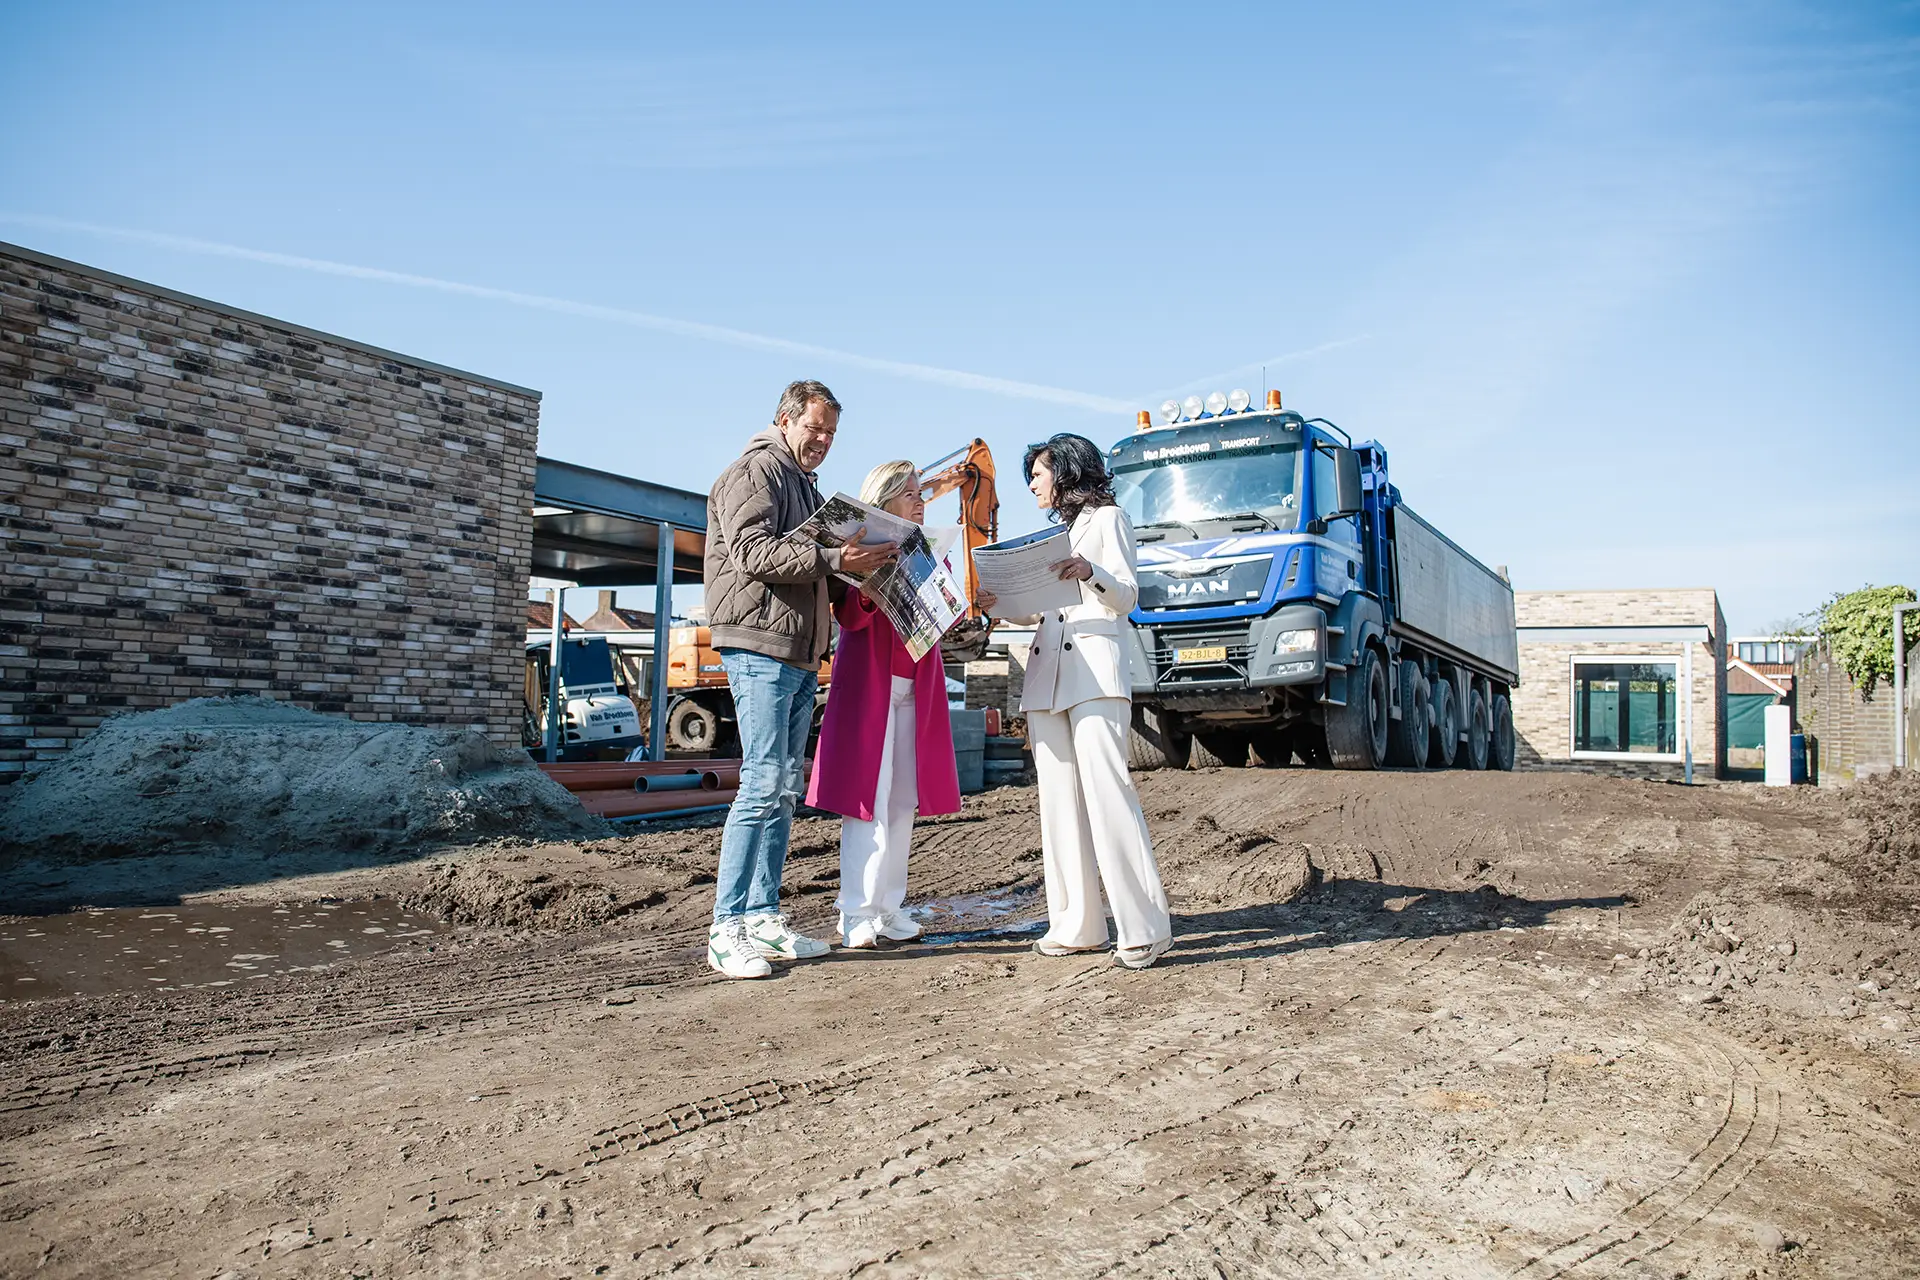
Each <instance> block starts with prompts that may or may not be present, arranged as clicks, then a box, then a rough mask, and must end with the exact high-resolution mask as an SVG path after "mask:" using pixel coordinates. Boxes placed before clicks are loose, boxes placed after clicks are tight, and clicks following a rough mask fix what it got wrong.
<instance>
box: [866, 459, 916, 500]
mask: <svg viewBox="0 0 1920 1280" xmlns="http://www.w3.org/2000/svg"><path fill="white" fill-rule="evenodd" d="M919 480H920V472H919V470H918V469H917V468H915V466H914V465H913V464H912V463H911V462H905V461H901V462H883V463H881V464H880V465H879V466H877V467H875V468H874V469H873V470H871V471H869V472H867V478H866V479H865V480H863V481H861V482H860V501H862V502H864V503H866V504H867V505H868V506H870V507H884V506H886V505H887V504H888V503H889V502H892V501H893V500H894V499H895V498H897V497H899V496H900V495H901V494H903V493H905V492H907V491H908V490H909V489H912V488H914V487H915V486H916V485H917V484H918V483H919Z"/></svg>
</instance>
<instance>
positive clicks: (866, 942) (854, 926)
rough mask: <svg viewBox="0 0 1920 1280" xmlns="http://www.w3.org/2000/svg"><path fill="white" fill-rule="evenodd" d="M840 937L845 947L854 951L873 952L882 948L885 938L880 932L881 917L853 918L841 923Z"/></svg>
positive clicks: (843, 920)
mask: <svg viewBox="0 0 1920 1280" xmlns="http://www.w3.org/2000/svg"><path fill="white" fill-rule="evenodd" d="M840 936H841V937H842V938H843V939H845V945H846V946H847V947H848V948H850V949H852V950H854V951H873V950H877V949H878V948H879V947H880V946H882V945H883V944H882V942H881V939H882V938H883V937H885V935H884V934H883V933H881V931H880V917H878V916H853V917H850V918H845V919H842V920H841V921H840Z"/></svg>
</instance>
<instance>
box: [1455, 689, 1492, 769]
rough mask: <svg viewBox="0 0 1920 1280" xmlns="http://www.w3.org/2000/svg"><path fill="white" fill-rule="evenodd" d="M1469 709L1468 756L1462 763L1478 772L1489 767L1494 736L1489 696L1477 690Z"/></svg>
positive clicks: (1470, 701) (1472, 696) (1469, 703)
mask: <svg viewBox="0 0 1920 1280" xmlns="http://www.w3.org/2000/svg"><path fill="white" fill-rule="evenodd" d="M1468 708H1469V709H1468V711H1467V741H1466V744H1465V745H1466V756H1465V759H1463V760H1462V761H1461V763H1462V764H1464V765H1466V766H1467V768H1469V769H1472V770H1474V771H1476V772H1477V771H1479V770H1481V769H1484V768H1486V767H1487V754H1488V752H1487V747H1488V740H1489V739H1490V738H1491V737H1492V736H1493V722H1492V720H1491V719H1489V717H1488V715H1487V695H1486V694H1484V693H1481V692H1480V691H1479V690H1478V689H1475V690H1474V691H1473V693H1472V695H1471V697H1470V699H1469V702H1468Z"/></svg>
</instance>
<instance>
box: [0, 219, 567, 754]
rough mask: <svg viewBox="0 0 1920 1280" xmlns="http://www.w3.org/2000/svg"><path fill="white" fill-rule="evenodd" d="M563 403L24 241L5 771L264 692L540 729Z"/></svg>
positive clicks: (3, 308) (16, 287)
mask: <svg viewBox="0 0 1920 1280" xmlns="http://www.w3.org/2000/svg"><path fill="white" fill-rule="evenodd" d="M538 424H539V393H538V392H534V391H528V390H526V389H524V388H519V387H513V386H511V385H508V384H505V383H500V382H495V381H491V380H488V379H483V378H479V377H476V376H475V375H472V374H466V373H461V372H459V371H457V370H452V369H444V368H439V367H437V366H434V365H429V364H425V363H422V362H420V361H417V360H412V359H409V358H407V357H404V356H399V355H395V354H393V353H391V352H383V351H380V350H378V349H377V348H370V347H365V346H361V345H358V344H355V343H352V342H349V341H346V340H344V339H340V338H335V337H330V336H328V335H325V334H320V333H315V332H312V331H309V330H305V329H301V328H299V327H297V326H293V325H289V324H286V323H284V322H281V321H276V320H271V319H268V318H266V317H263V316H256V315H252V314H250V313H246V312H241V311H235V310H232V309H229V308H225V307H222V306H220V305H219V304H217V303H211V302H206V301H203V300H200V299H195V298H189V297H187V296H185V295H182V294H177V293H173V292H171V291H168V290H164V289H160V288H157V287H155V286H152V285H147V284H142V283H140V282H138V281H133V280H127V279H124V278H122V277H118V276H113V275H110V274H108V273H105V272H101V271H96V270H93V269H91V268H88V267H84V266H81V265H79V264H76V263H70V262H64V261H62V260H60V259H55V258H48V257H45V256H44V255H40V254H36V253H33V252H31V251H28V250H22V249H18V248H16V247H14V246H10V245H0V529H4V531H5V533H4V541H5V546H4V550H3V551H0V783H5V782H10V781H12V780H13V779H15V778H17V777H18V776H20V774H21V773H23V772H24V771H25V770H26V769H27V768H29V767H30V766H32V765H33V764H34V763H36V762H39V761H44V760H47V759H50V758H52V757H54V756H57V755H58V754H59V753H60V752H62V751H65V750H67V749H68V748H69V747H71V746H72V745H73V744H74V743H75V742H76V741H77V740H78V739H80V738H82V737H83V736H85V734H86V733H87V732H88V731H89V730H91V729H92V728H94V727H95V726H96V725H98V724H99V723H100V721H101V720H102V719H103V718H104V717H105V716H107V715H110V714H112V713H115V712H119V711H125V710H139V709H146V708H153V707H162V706H169V705H172V704H173V703H176V702H179V701H181V700H183V699H186V698H191V697H198V696H203V695H209V694H222V693H243V692H244V693H263V694H269V695H272V696H274V697H276V698H281V699H284V700H286V701H289V702H293V703H296V704H298V705H300V706H304V707H310V708H312V709H314V710H317V711H326V712H340V713H345V714H347V715H349V716H352V717H354V718H355V719H361V720H398V721H406V722H410V723H416V724H459V725H467V724H474V725H479V726H481V727H482V728H483V729H484V730H485V731H486V732H487V733H488V734H489V735H490V736H492V737H493V738H494V739H495V740H497V741H500V742H503V743H517V742H518V741H519V716H520V709H519V708H520V684H521V668H522V665H523V662H524V659H523V656H522V645H523V636H524V634H525V603H524V602H525V595H526V592H525V586H526V577H527V572H528V565H529V564H530V562H531V556H532V544H533V524H532V515H531V509H532V497H533V481H534V465H535V464H534V449H535V437H536V434H537V431H538Z"/></svg>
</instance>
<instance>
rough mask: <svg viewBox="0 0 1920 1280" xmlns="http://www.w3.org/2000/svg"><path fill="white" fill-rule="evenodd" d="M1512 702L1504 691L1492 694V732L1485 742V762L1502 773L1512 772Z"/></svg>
mask: <svg viewBox="0 0 1920 1280" xmlns="http://www.w3.org/2000/svg"><path fill="white" fill-rule="evenodd" d="M1513 750H1514V742H1513V704H1512V703H1511V702H1509V701H1508V700H1507V695H1506V694H1504V693H1496V694H1494V695H1493V733H1492V734H1491V735H1490V738H1489V741H1488V743H1487V763H1488V764H1490V765H1492V766H1493V767H1494V768H1496V769H1498V770H1500V771H1501V772H1502V773H1512V772H1513Z"/></svg>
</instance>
